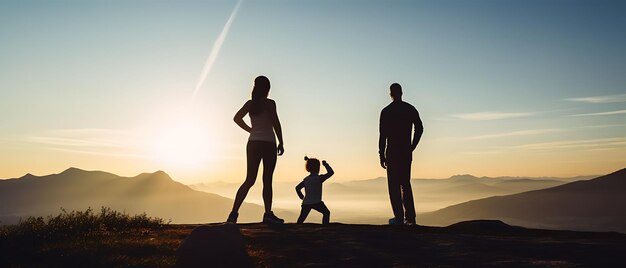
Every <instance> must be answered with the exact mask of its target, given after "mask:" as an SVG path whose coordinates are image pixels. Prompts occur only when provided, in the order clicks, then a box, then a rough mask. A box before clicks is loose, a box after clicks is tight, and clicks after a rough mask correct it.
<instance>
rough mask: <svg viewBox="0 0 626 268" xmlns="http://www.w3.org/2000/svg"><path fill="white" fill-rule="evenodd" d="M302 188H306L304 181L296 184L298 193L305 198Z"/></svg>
mask: <svg viewBox="0 0 626 268" xmlns="http://www.w3.org/2000/svg"><path fill="white" fill-rule="evenodd" d="M302 188H304V181H302V182H300V183H298V185H296V193H298V197H300V199H304V194H302Z"/></svg>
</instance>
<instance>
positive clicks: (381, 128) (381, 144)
mask: <svg viewBox="0 0 626 268" xmlns="http://www.w3.org/2000/svg"><path fill="white" fill-rule="evenodd" d="M378 133H379V136H378V156H379V157H380V166H381V167H383V168H385V169H386V168H387V159H385V147H387V134H386V132H385V120H384V119H383V112H380V120H379V123H378Z"/></svg>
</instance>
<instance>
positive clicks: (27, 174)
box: [19, 173, 37, 179]
mask: <svg viewBox="0 0 626 268" xmlns="http://www.w3.org/2000/svg"><path fill="white" fill-rule="evenodd" d="M35 177H37V176H35V175H33V174H30V173H26V175H24V176H22V177H19V178H20V179H28V178H35Z"/></svg>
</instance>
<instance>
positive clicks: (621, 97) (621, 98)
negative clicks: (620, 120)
mask: <svg viewBox="0 0 626 268" xmlns="http://www.w3.org/2000/svg"><path fill="white" fill-rule="evenodd" d="M565 100H567V101H574V102H586V103H618V102H626V94H618V95H606V96H594V97H585V98H569V99H565Z"/></svg>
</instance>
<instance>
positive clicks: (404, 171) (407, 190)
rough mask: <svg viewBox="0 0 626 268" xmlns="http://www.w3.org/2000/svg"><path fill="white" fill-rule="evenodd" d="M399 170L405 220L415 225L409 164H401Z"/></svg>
mask: <svg viewBox="0 0 626 268" xmlns="http://www.w3.org/2000/svg"><path fill="white" fill-rule="evenodd" d="M399 168H400V170H399V173H400V174H399V177H400V178H401V181H400V186H401V188H402V203H403V204H404V211H405V214H406V220H407V221H409V222H412V223H415V202H414V200H413V189H412V187H411V162H410V161H409V162H407V163H402V164H401V166H400V167H399Z"/></svg>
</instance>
